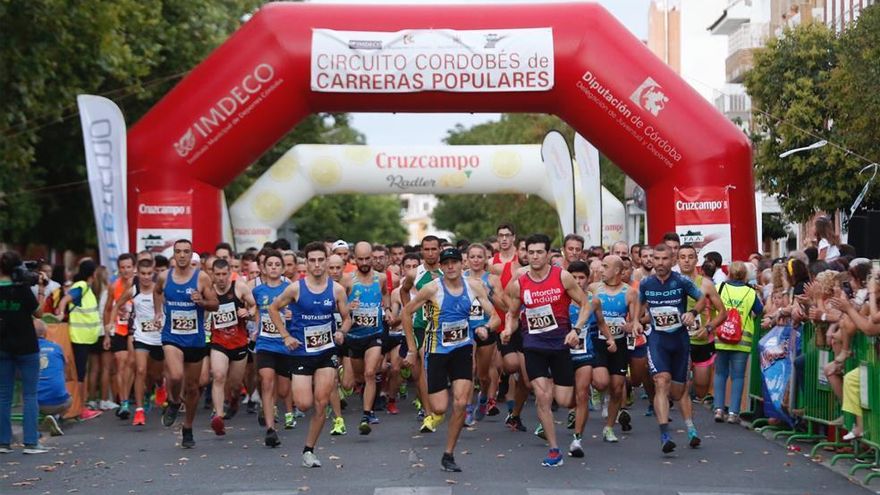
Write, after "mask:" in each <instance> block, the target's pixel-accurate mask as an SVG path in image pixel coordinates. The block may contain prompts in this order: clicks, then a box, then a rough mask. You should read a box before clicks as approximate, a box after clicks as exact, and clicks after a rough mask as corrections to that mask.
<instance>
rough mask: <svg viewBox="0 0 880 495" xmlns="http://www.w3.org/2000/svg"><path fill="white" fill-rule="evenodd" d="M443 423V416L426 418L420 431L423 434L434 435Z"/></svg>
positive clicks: (432, 415)
mask: <svg viewBox="0 0 880 495" xmlns="http://www.w3.org/2000/svg"><path fill="white" fill-rule="evenodd" d="M442 422H443V416H437V415H435V414H431V415H429V416H425V420H424V421H422V428H421V429H420V430H419V431H421V432H422V433H434V432H435V431H437V427H438V426H440V423H442Z"/></svg>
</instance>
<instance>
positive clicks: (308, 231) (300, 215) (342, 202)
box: [293, 194, 406, 246]
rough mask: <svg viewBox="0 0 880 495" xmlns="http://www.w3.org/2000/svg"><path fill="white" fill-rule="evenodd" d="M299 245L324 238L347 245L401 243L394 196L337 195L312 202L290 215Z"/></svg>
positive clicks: (402, 232) (403, 237)
mask: <svg viewBox="0 0 880 495" xmlns="http://www.w3.org/2000/svg"><path fill="white" fill-rule="evenodd" d="M293 222H294V224H295V225H296V232H297V234H299V238H300V245H301V246H304V245H305V244H306V243H307V242H309V241H313V240H323V239H324V238H325V237H333V238H334V239H345V240H346V241H349V242H355V241H359V240H363V239H366V240H369V241H371V242H380V243H386V244H387V243H391V242H404V241H405V240H406V229H404V228H403V225H401V223H400V199H398V197H397V196H393V195H390V196H366V195H363V194H340V195H333V196H318V197H315V198H312V199H311V200H310V201H309V202H308V203H306V204H305V205H304V206H303V207H302V208H301V209H300V210H299V211H297V212H296V213H295V214H294V215H293Z"/></svg>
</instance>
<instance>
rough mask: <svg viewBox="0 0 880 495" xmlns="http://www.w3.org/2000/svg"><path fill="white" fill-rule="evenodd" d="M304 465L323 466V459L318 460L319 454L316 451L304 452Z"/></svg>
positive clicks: (309, 466)
mask: <svg viewBox="0 0 880 495" xmlns="http://www.w3.org/2000/svg"><path fill="white" fill-rule="evenodd" d="M303 467H307V468H316V467H321V461H319V460H318V456H316V455H315V453H314V452H311V451H309V452H303Z"/></svg>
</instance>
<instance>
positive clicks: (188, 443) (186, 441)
mask: <svg viewBox="0 0 880 495" xmlns="http://www.w3.org/2000/svg"><path fill="white" fill-rule="evenodd" d="M180 446H181V447H183V448H185V449H191V448H193V447H195V446H196V441H195V440H194V439H193V431H192V428H183V437H182V438H181V440H180Z"/></svg>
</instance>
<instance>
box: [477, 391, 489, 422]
mask: <svg viewBox="0 0 880 495" xmlns="http://www.w3.org/2000/svg"><path fill="white" fill-rule="evenodd" d="M478 399H479V400H478V401H477V403H478V404H479V405H478V406H477V410H476V412H475V413H474V419H476V420H477V421H482V420H483V418H485V417H486V415H487V414H488V413H489V401H488V400H486V397H485V396H483V395H482V394H480V395H479V396H478Z"/></svg>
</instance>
